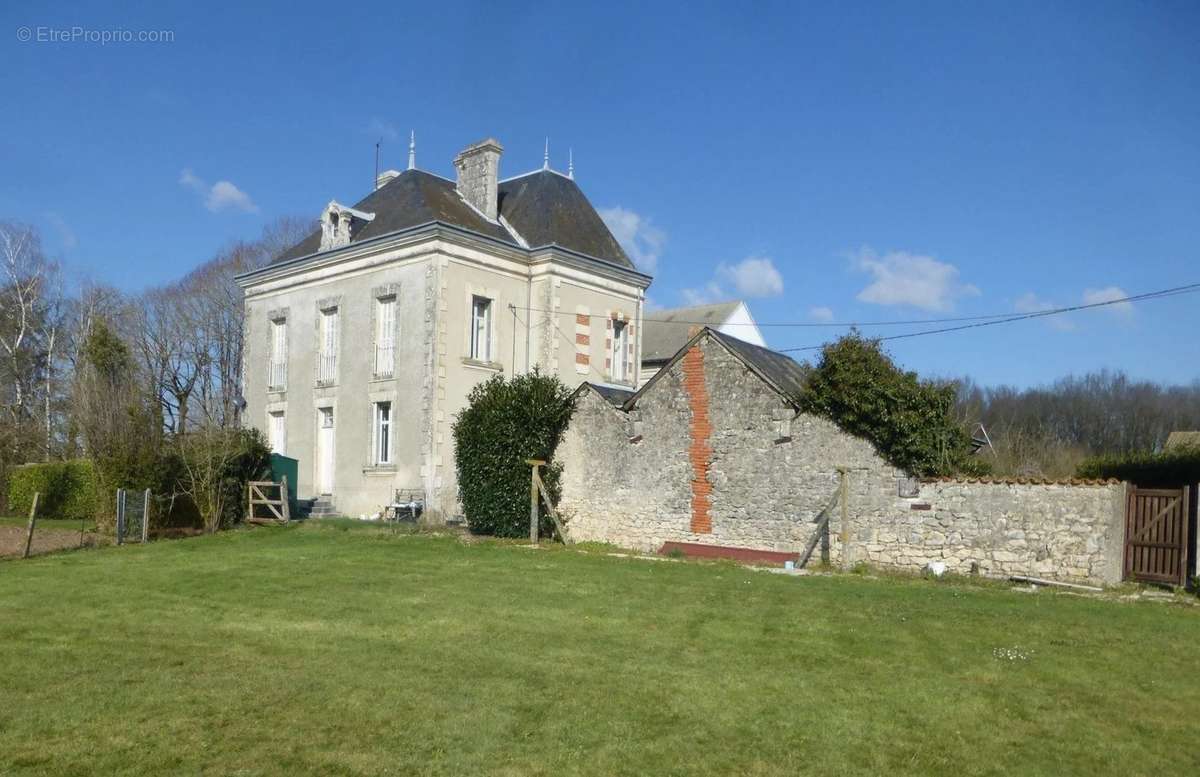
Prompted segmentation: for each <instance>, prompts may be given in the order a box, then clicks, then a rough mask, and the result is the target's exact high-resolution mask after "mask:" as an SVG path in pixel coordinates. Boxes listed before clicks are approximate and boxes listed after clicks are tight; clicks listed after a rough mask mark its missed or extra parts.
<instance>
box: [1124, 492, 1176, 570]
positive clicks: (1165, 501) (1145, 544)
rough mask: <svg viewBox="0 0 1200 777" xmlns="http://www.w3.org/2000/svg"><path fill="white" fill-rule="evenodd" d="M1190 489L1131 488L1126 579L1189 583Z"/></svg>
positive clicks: (1128, 508)
mask: <svg viewBox="0 0 1200 777" xmlns="http://www.w3.org/2000/svg"><path fill="white" fill-rule="evenodd" d="M1187 546H1188V489H1187V488H1179V489H1175V488H1170V489H1167V488H1136V487H1130V489H1129V503H1128V506H1127V508H1126V510H1125V574H1124V577H1123V579H1125V580H1139V581H1142V582H1146V583H1167V584H1169V585H1184V584H1185V583H1186V582H1187V566H1188V564H1187V562H1188V558H1187Z"/></svg>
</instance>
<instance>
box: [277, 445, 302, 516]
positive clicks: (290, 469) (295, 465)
mask: <svg viewBox="0 0 1200 777" xmlns="http://www.w3.org/2000/svg"><path fill="white" fill-rule="evenodd" d="M285 477H286V478H287V484H288V507H289V508H290V509H291V512H292V515H295V514H296V482H297V481H298V480H299V479H300V461H299V460H298V459H293V458H289V457H287V456H282V455H280V454H278V453H272V454H271V480H274V481H275V482H276V483H278V482H279V481H280V480H281V479H282V478H285Z"/></svg>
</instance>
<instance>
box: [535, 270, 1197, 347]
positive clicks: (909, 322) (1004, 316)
mask: <svg viewBox="0 0 1200 777" xmlns="http://www.w3.org/2000/svg"><path fill="white" fill-rule="evenodd" d="M1196 291H1200V283H1192V284H1188V285H1185V286H1176V287H1174V288H1171V289H1162V290H1160V291H1148V292H1145V293H1144V294H1135V295H1132V296H1129V297H1121V298H1120V299H1114V300H1106V301H1104V302H1094V303H1091V304H1087V305H1072V306H1069V307H1061V308H1049V309H1047V310H1038V311H1034V312H1032V313H1021V314H1013V313H990V314H987V315H978V316H954V317H949V318H913V319H905V320H899V321H897V320H890V321H798V322H785V321H774V322H761V321H756V322H755V324H756V325H757V326H758V327H759V328H762V327H787V328H796V329H809V328H821V327H827V328H834V329H849V328H850V327H869V326H916V325H920V324H958V323H963V322H968V321H972V322H973V321H984V322H989V321H990V322H994V323H1007V322H1009V321H1020V320H1023V319H1026V318H1040V317H1043V316H1054V315H1058V314H1059V313H1070V312H1073V311H1076V310H1086V309H1088V308H1097V307H1103V306H1105V305H1116V304H1120V303H1123V302H1141V301H1144V300H1149V299H1158V298H1160V297H1170V296H1174V295H1176V294H1190V293H1193V292H1196ZM517 310H523V311H529V312H531V313H551V314H554V313H557V314H558V315H560V316H575V315H581V314H576V313H572V312H571V311H569V310H566V311H564V310H559V311H555V310H550V309H548V308H529V307H519V306H518V307H517ZM608 317H609V316H608V314H606V313H591V314H588V318H608ZM643 321H644V322H645V323H658V324H680V325H689V324H690V325H694V326H711V325H712V324H713V323H714V322H712V321H683V320H678V319H662V318H654V316H653V314H650V315H645V316H643ZM963 328H970V327H963ZM955 329H957V328H951V329H949V330H948V331H955ZM919 334H923V333H921V332H913V333H910V334H906V335H893V336H891V337H887V338H881V339H888V340H891V339H896V338H898V337H912V336H915V335H919ZM929 334H932V332H930V333H929ZM789 350H797V349H794V348H793V349H789Z"/></svg>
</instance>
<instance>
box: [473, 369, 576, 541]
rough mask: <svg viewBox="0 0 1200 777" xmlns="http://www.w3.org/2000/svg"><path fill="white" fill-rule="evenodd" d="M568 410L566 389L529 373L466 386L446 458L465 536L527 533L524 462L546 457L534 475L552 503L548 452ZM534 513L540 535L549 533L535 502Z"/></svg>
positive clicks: (554, 491) (554, 477) (553, 473)
mask: <svg viewBox="0 0 1200 777" xmlns="http://www.w3.org/2000/svg"><path fill="white" fill-rule="evenodd" d="M573 409H574V399H573V395H572V392H571V390H570V389H568V388H567V387H566V386H565V385H563V383H562V381H560V380H559V379H558V378H556V377H553V376H549V375H543V374H541V373H540V372H538V371H537V370H534V371H533V372H532V373H529V374H527V375H518V376H516V377H514V378H513V379H512V380H505V379H504V377H503V376H501V375H496V376H495V377H493V378H491V379H489V380H487V381H485V382H483V383H480V384H479V385H477V386H475V388H474V389H472V390H471V394H470V396H469V397H468V398H467V407H466V409H464V410H463V411H462V412H461V413H459V414H458V418H457V419H456V420H455V422H454V459H455V464H456V465H457V469H458V495H459V498H460V499H461V500H462V505H463V512H464V513H465V514H466V518H467V528H469V529H470V530H471V532H472V533H474V534H491V535H495V536H497V537H528V536H529V465H528V464H526V463H525V460H526V459H542V460H543V461H547V462H551V463H550V464H549V466H546V467H544V468H543V469H542V480H543V482H544V483H545V484H546V489H547V490H548V491H549V492H550V497H551V501H555V502H557V501H558V495H559V484H558V480H559V476H560V474H561V472H562V466H561V465H559V464H555V463H553V461H552V457H553V456H554V449H555V448H557V447H558V443H559V441H560V440H561V439H562V436H563V433H564V432H565V431H566V429H567V423H568V422H569V421H570V420H571V412H572V410H573ZM539 510H541V512H542V515H541V516H540V518H541V532H542V534H543V536H551V535H552V534H553V531H554V528H553V522H552V521H551V520H550V518H549V517H548V516H547V515H546V514H545V509H544V508H543V507H542V506H541V505H540V504H539Z"/></svg>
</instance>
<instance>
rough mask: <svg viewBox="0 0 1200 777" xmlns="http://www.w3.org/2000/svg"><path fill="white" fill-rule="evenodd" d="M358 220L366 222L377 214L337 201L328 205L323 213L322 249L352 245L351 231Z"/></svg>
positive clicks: (327, 249)
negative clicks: (340, 203)
mask: <svg viewBox="0 0 1200 777" xmlns="http://www.w3.org/2000/svg"><path fill="white" fill-rule="evenodd" d="M356 220H357V221H358V222H359V224H366V223H369V222H371V221H374V220H375V214H374V213H364V212H363V211H361V210H355V209H354V208H347V207H346V206H345V205H339V204H338V203H337V202H336V201H335V202H331V203H329V204H328V205H326V206H325V212H324V213H322V214H321V250H322V251H329V250H332V249H334V248H341V247H342V246H348V245H350V232H351V228H352V227H353V226H354V222H355V221H356Z"/></svg>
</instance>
